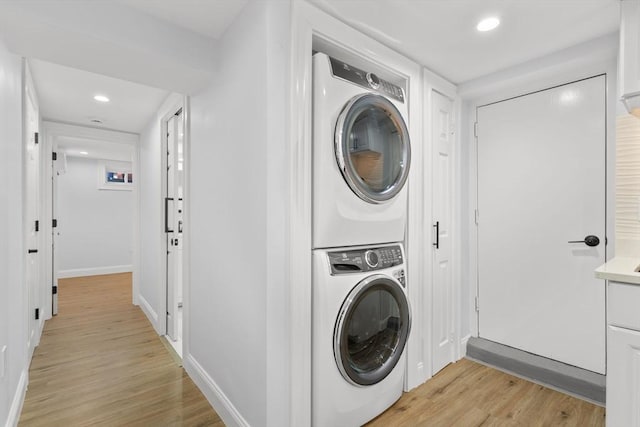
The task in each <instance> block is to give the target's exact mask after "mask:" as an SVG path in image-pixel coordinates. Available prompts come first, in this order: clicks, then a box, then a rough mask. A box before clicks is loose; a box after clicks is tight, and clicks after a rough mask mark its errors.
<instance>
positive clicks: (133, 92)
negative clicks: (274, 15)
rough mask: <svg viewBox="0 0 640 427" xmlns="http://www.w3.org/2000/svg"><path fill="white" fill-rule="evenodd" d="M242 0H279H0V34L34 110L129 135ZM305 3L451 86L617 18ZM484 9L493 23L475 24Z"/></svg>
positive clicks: (208, 59)
mask: <svg viewBox="0 0 640 427" xmlns="http://www.w3.org/2000/svg"><path fill="white" fill-rule="evenodd" d="M249 1H280V0H181V1H179V2H177V1H174V0H92V1H90V2H89V1H85V2H78V1H75V0H0V39H2V40H3V41H4V42H6V44H7V46H8V47H9V48H11V49H12V50H14V51H15V52H16V53H18V54H21V55H24V56H27V57H31V58H39V59H38V60H32V61H31V65H32V71H33V75H34V80H35V83H36V87H37V90H38V96H39V97H40V104H41V113H42V116H43V117H44V118H46V119H50V120H55V121H62V122H69V123H78V124H82V125H95V126H98V127H102V128H109V129H116V130H123V131H127V132H134V133H139V132H140V131H141V130H142V128H143V127H144V125H145V124H146V123H147V121H148V120H149V118H150V117H151V115H152V114H153V112H155V110H156V108H157V107H158V106H159V104H160V103H161V102H162V100H163V99H164V98H166V96H167V95H168V93H169V92H170V91H174V92H182V93H187V94H193V93H198V91H200V90H202V88H203V87H206V84H207V82H208V81H209V79H210V78H211V76H212V73H213V70H214V67H215V56H216V55H215V53H216V44H217V39H220V38H221V37H222V36H223V35H224V33H225V31H226V29H227V28H228V27H229V25H231V23H232V22H233V21H234V20H235V19H236V17H237V16H238V14H239V13H240V12H241V10H242V8H243V7H244V6H245V5H246V4H247V3H248V2H249ZM310 1H311V2H312V3H314V4H315V5H317V6H318V7H319V8H321V9H323V10H324V11H326V12H327V13H329V14H331V15H333V16H334V17H336V18H337V19H340V20H342V21H344V22H346V23H347V24H348V25H350V26H352V27H354V28H356V29H358V30H359V31H361V32H363V33H365V34H367V35H369V36H370V37H372V38H374V39H376V40H378V41H380V42H381V43H383V44H385V45H387V46H388V47H390V48H392V49H394V50H396V51H398V52H400V53H402V54H404V55H406V56H408V57H409V58H411V59H413V60H415V61H416V62H418V63H420V64H422V65H425V66H427V67H428V68H430V69H431V70H432V71H434V72H436V73H438V74H440V75H441V76H443V77H445V78H446V79H449V80H450V81H452V82H454V83H457V84H460V83H465V82H469V81H473V80H474V79H478V78H481V77H483V76H486V75H488V74H491V73H494V72H496V71H499V70H503V69H505V68H508V67H512V66H515V65H518V64H522V63H525V62H527V61H531V60H534V59H536V58H540V57H542V56H545V55H549V54H551V53H554V52H558V51H561V50H562V49H564V48H567V47H570V46H573V45H576V44H579V43H583V42H586V41H589V40H593V39H596V38H599V37H601V36H603V35H607V34H611V33H613V32H615V31H617V29H618V27H619V0H310ZM488 15H496V16H498V17H499V18H500V20H501V25H500V26H499V27H498V28H497V29H496V30H494V31H492V32H488V33H479V32H477V31H476V30H475V25H476V23H477V21H478V20H479V19H481V18H483V17H486V16H488ZM112 22H118V25H117V26H114V25H112V24H111V23H112ZM54 62H55V63H56V64H54ZM57 64H62V65H57ZM81 70H84V71H81ZM98 73H101V74H105V75H110V76H112V77H106V76H105V75H101V74H98ZM114 77H118V78H121V79H125V80H128V81H125V80H120V79H118V78H114ZM133 81H135V82H138V83H132V82H133ZM141 83H143V84H141ZM145 84H148V85H150V86H155V87H159V88H163V89H154V88H152V87H150V86H146V85H145ZM98 92H103V93H104V94H106V95H107V96H109V97H110V98H111V102H110V103H109V104H106V105H105V104H99V103H97V102H95V101H94V100H93V95H95V94H96V93H98ZM94 118H97V119H100V120H102V121H103V123H102V124H97V123H92V122H91V120H92V119H94Z"/></svg>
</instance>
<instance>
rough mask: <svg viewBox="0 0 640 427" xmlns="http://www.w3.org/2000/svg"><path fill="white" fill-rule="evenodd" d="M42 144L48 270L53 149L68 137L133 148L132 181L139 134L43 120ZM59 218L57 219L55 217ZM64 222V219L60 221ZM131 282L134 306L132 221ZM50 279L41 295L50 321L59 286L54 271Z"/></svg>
mask: <svg viewBox="0 0 640 427" xmlns="http://www.w3.org/2000/svg"><path fill="white" fill-rule="evenodd" d="M41 134H42V135H43V138H42V139H43V141H44V144H43V145H44V147H43V148H44V152H46V155H45V156H44V157H45V159H44V162H46V163H45V166H44V169H43V171H44V173H45V174H46V176H45V180H46V182H47V183H49V184H48V185H46V186H45V192H44V193H43V199H44V200H43V201H44V204H45V206H46V209H44V212H43V215H42V218H43V221H42V224H43V227H42V228H41V230H42V231H43V233H44V236H45V238H47V241H46V244H45V245H46V252H45V256H46V259H47V262H45V264H46V265H47V268H52V267H51V266H52V263H53V256H54V254H53V251H52V247H51V243H52V241H51V238H52V237H53V231H54V230H53V227H52V222H53V219H54V218H53V216H52V206H53V203H54V200H53V196H54V195H53V193H52V191H51V190H52V188H51V185H50V184H51V182H52V181H51V180H52V179H53V170H54V163H53V162H54V161H53V147H55V146H56V145H57V143H58V141H59V140H60V138H64V137H71V138H81V139H85V140H88V141H96V142H109V143H116V144H126V145H129V146H131V147H132V153H133V155H132V172H133V176H134V179H135V177H136V176H138V170H139V166H138V149H137V147H138V135H136V134H132V133H126V132H118V131H112V130H103V129H96V128H90V127H84V126H80V125H71V124H66V123H59V122H53V121H43V122H42V131H41ZM57 161H61V156H59V157H58V160H57ZM139 198H140V195H139V192H138V186H137V185H134V187H133V199H134V204H133V206H134V208H133V212H132V215H133V218H138V217H139V213H138V212H139V208H138V206H139ZM56 219H59V218H56ZM61 220H63V219H61ZM133 224H134V225H133V230H132V233H133V283H132V293H133V304H136V305H137V301H136V296H137V294H138V292H137V289H138V281H137V277H138V273H137V272H138V271H139V263H138V260H139V252H140V230H139V223H138V221H133ZM49 277H50V280H48V281H46V282H44V283H43V292H44V309H43V312H44V315H45V319H50V318H51V316H52V313H51V307H52V286H57V285H58V278H57V275H56V272H54V273H53V275H50V276H49Z"/></svg>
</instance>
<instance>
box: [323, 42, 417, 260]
mask: <svg viewBox="0 0 640 427" xmlns="http://www.w3.org/2000/svg"><path fill="white" fill-rule="evenodd" d="M406 117H407V104H406V97H405V93H404V89H403V88H402V87H400V86H398V85H395V84H393V83H390V82H388V81H386V80H383V79H381V78H379V77H377V76H376V75H375V74H373V73H370V72H366V71H364V70H361V69H359V68H356V67H353V66H351V65H349V64H346V63H344V62H342V61H339V60H337V59H334V58H331V57H329V56H327V55H325V54H323V53H316V54H315V55H314V56H313V247H314V248H330V247H342V246H355V245H363V244H378V243H389V242H400V241H402V240H404V230H405V223H406V213H407V192H406V188H405V183H406V180H407V177H408V174H409V165H410V162H411V145H410V142H409V133H408V130H407V125H406Z"/></svg>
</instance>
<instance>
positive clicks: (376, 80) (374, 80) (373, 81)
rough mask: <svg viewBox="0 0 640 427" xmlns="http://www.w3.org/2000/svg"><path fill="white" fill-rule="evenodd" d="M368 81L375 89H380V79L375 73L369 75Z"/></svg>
mask: <svg viewBox="0 0 640 427" xmlns="http://www.w3.org/2000/svg"><path fill="white" fill-rule="evenodd" d="M367 81H368V82H369V84H370V85H371V87H372V88H374V89H378V88H379V87H380V79H379V78H378V76H376V75H375V74H373V73H367Z"/></svg>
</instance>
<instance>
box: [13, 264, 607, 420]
mask: <svg viewBox="0 0 640 427" xmlns="http://www.w3.org/2000/svg"><path fill="white" fill-rule="evenodd" d="M59 289H60V314H59V315H58V316H56V317H54V318H53V319H52V320H50V321H48V322H47V324H46V326H45V331H44V333H43V336H42V340H41V342H40V345H39V346H38V348H37V349H36V352H35V354H34V358H33V362H32V364H31V369H30V371H29V375H30V383H29V389H28V391H27V397H26V400H25V403H24V409H23V412H22V416H21V418H20V425H21V426H88V425H92V426H93V425H102V426H105V425H108V426H125V425H126V426H170V425H175V426H183V425H184V426H215V427H222V426H224V424H223V423H222V421H221V420H220V418H219V417H218V416H217V415H216V413H215V412H214V411H213V410H212V409H211V407H210V406H209V404H208V402H207V401H206V399H205V398H204V396H203V395H202V394H201V393H200V391H199V390H198V389H197V388H196V386H195V385H194V384H193V382H192V381H191V380H190V379H189V377H188V376H187V374H186V373H185V372H184V370H183V369H182V368H180V367H178V366H177V365H176V364H175V362H174V361H173V359H172V357H171V356H170V355H169V353H168V352H167V350H166V348H165V347H164V346H163V345H162V343H161V342H160V339H159V337H158V335H157V334H156V333H155V331H154V330H153V328H152V327H151V325H150V324H149V322H148V321H147V319H146V317H145V316H144V314H143V313H142V311H141V310H140V309H139V308H138V307H134V306H133V305H131V276H130V275H129V274H118V275H105V276H94V277H90V278H76V279H66V280H64V281H61V284H60V288H59ZM368 426H369V427H415V426H429V427H438V426H443V427H444V426H446V427H449V426H456V427H457V426H460V427H471V426H576V427H578V426H579V427H591V426H604V408H601V407H599V406H596V405H592V404H590V403H587V402H584V401H582V400H579V399H575V398H573V397H570V396H567V395H564V394H562V393H559V392H556V391H553V390H550V389H548V388H545V387H542V386H539V385H537V384H533V383H530V382H528V381H524V380H522V379H520V378H516V377H513V376H511V375H507V374H504V373H502V372H500V371H496V370H495V369H491V368H488V367H485V366H483V365H480V364H477V363H474V362H471V361H469V360H464V359H463V360H461V361H459V362H457V363H454V364H451V365H449V366H448V367H447V368H445V369H444V370H443V371H441V372H440V373H438V374H437V375H436V376H435V377H434V378H432V379H431V380H430V381H428V382H427V383H425V384H423V385H422V386H420V387H418V388H416V389H414V390H412V391H411V392H410V393H405V394H404V395H403V396H402V398H401V399H400V400H399V401H398V402H397V403H396V404H395V405H394V406H392V407H391V408H390V409H389V410H388V411H386V412H385V413H384V414H382V415H380V416H379V417H378V418H376V419H375V420H373V421H372V422H371V423H369V424H368ZM322 427H325V426H322ZM326 427H332V426H326Z"/></svg>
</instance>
